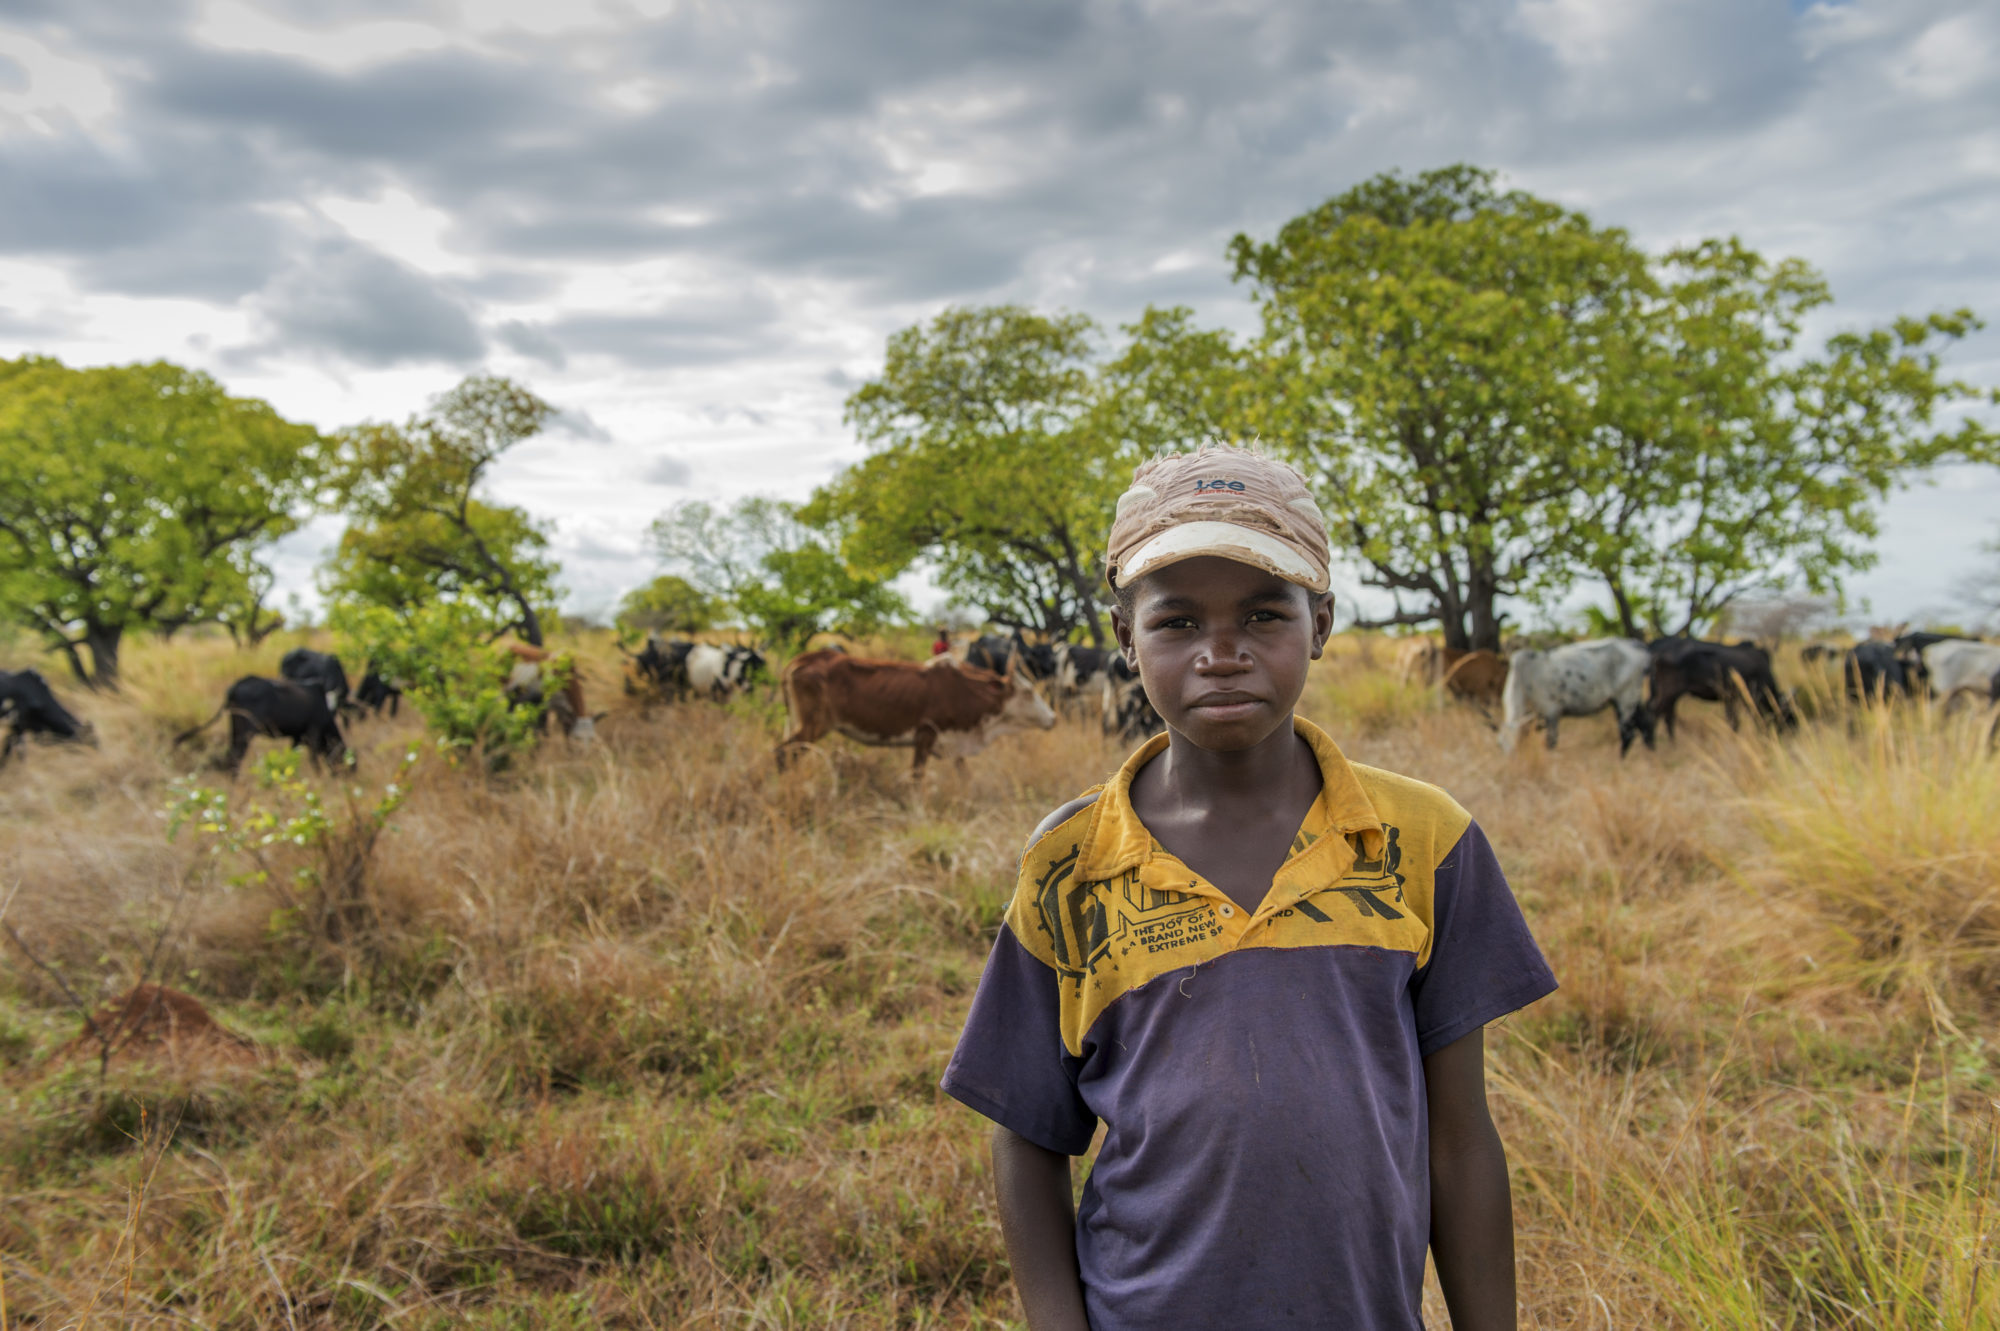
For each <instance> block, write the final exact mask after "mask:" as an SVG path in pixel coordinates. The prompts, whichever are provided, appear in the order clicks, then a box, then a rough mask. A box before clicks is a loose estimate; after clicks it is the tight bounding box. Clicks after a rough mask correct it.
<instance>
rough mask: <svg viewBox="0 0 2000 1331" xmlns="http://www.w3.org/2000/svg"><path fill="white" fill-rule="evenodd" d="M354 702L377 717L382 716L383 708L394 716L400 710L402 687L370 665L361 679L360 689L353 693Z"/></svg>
mask: <svg viewBox="0 0 2000 1331" xmlns="http://www.w3.org/2000/svg"><path fill="white" fill-rule="evenodd" d="M354 701H355V702H357V703H359V704H360V705H361V706H363V707H365V708H367V709H368V710H369V711H371V712H373V713H375V715H377V716H380V715H382V709H383V708H384V707H387V708H388V709H389V715H390V716H394V715H396V713H397V712H399V711H401V710H402V706H403V686H402V684H400V683H399V682H397V681H396V680H393V679H390V678H389V677H388V676H387V675H384V674H383V673H382V672H381V671H380V670H377V669H376V668H375V667H374V666H373V665H370V666H369V667H368V672H367V673H366V674H364V675H362V677H361V687H360V688H358V689H356V690H355V691H354Z"/></svg>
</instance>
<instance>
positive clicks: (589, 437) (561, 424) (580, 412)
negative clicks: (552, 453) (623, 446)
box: [548, 407, 617, 444]
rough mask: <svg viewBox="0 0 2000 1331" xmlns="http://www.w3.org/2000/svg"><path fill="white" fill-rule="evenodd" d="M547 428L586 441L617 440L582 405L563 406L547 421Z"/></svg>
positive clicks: (608, 441)
mask: <svg viewBox="0 0 2000 1331" xmlns="http://www.w3.org/2000/svg"><path fill="white" fill-rule="evenodd" d="M548 428H549V430H550V432H551V433H554V434H566V435H568V436H569V437H570V438H572V439H581V440H583V441H585V442H586V443H592V444H610V443H615V442H617V441H616V440H615V439H613V438H612V435H611V431H609V430H607V429H605V428H604V427H603V426H602V425H599V424H598V423H597V421H596V419H595V418H594V417H592V416H591V414H590V413H589V412H587V411H585V410H584V409H583V408H582V407H564V408H562V409H561V410H559V411H557V412H556V414H555V415H554V416H553V417H552V418H551V419H550V421H549V427H548Z"/></svg>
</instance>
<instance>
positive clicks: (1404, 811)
mask: <svg viewBox="0 0 2000 1331" xmlns="http://www.w3.org/2000/svg"><path fill="white" fill-rule="evenodd" d="M1348 768H1349V769H1350V770H1351V771H1352V772H1353V773H1354V780H1355V783H1356V784H1357V785H1359V786H1360V787H1361V790H1362V793H1363V794H1365V795H1366V796H1367V797H1368V802H1369V803H1370V804H1372V805H1374V806H1375V816H1376V817H1377V818H1379V819H1381V820H1382V821H1383V822H1384V823H1387V824H1394V825H1395V826H1397V827H1416V826H1422V827H1429V828H1434V829H1436V830H1437V832H1438V833H1439V834H1440V835H1441V836H1444V837H1447V838H1448V839H1449V840H1451V841H1456V840H1457V839H1458V836H1459V834H1460V833H1462V832H1464V831H1465V829H1466V827H1467V826H1469V825H1470V824H1471V822H1472V815H1471V814H1470V813H1468V812H1466V810H1465V806H1464V805H1462V804H1460V803H1459V802H1458V801H1457V800H1455V799H1453V798H1452V797H1451V796H1450V795H1449V794H1447V793H1446V792H1445V790H1444V789H1443V788H1442V787H1439V786H1434V785H1432V784H1431V783H1430V782H1428V781H1419V780H1417V778H1415V777H1413V776H1404V775H1403V774H1402V773H1401V772H1391V771H1388V770H1386V769H1385V768H1380V767H1369V766H1367V765H1366V764H1364V763H1349V764H1348Z"/></svg>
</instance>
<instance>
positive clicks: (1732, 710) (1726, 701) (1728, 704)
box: [1722, 689, 1743, 730]
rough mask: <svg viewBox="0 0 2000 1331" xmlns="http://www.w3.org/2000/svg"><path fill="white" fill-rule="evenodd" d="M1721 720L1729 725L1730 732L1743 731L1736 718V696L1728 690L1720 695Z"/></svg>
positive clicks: (1740, 723)
mask: <svg viewBox="0 0 2000 1331" xmlns="http://www.w3.org/2000/svg"><path fill="white" fill-rule="evenodd" d="M1722 719H1723V720H1725V721H1727V722H1728V723H1729V728H1730V729H1731V730H1741V729H1743V723H1742V722H1741V721H1739V720H1738V719H1737V717H1736V694H1735V693H1734V692H1733V691H1732V690H1729V689H1724V690H1723V693H1722Z"/></svg>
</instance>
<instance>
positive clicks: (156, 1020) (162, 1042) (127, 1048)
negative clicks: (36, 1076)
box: [56, 984, 256, 1060]
mask: <svg viewBox="0 0 2000 1331" xmlns="http://www.w3.org/2000/svg"><path fill="white" fill-rule="evenodd" d="M107 1045H108V1046H109V1047H110V1052H111V1057H113V1058H118V1057H120V1056H123V1055H132V1054H139V1053H142V1052H144V1053H151V1052H155V1051H164V1052H165V1053H166V1054H167V1055H168V1056H169V1057H177V1056H179V1055H181V1054H183V1053H186V1054H195V1053H199V1054H201V1055H203V1056H214V1055H218V1054H219V1055H223V1056H225V1057H229V1058H234V1059H243V1060H248V1059H250V1058H253V1057H255V1055H256V1046H255V1045H254V1044H252V1043H251V1042H250V1041H249V1040H246V1039H244V1038H243V1037H242V1036H240V1035H237V1034H235V1033H234V1032H232V1031H228V1030H225V1029H224V1028H223V1027H222V1026H221V1025H220V1024H218V1023H217V1022H216V1020H215V1018H214V1017H211V1016H210V1015H209V1014H208V1009H207V1008H205V1007H203V1006H202V1004H201V1000H200V999H198V998H196V997H194V995H192V994H184V993H182V992H181V991H180V990H178V989H170V988H168V987H167V986H166V985H163V984H140V985H134V986H133V987H132V989H131V991H130V992H129V993H127V994H126V995H125V996H124V997H123V998H116V999H113V1000H112V1001H111V1002H109V1003H107V1004H105V1005H104V1006H103V1007H101V1008H99V1009H98V1010H97V1012H96V1013H94V1014H93V1015H91V1016H88V1017H85V1018H84V1019H83V1029H82V1030H81V1031H79V1032H78V1033H77V1037H76V1038H75V1039H74V1040H71V1041H70V1042H69V1043H68V1044H66V1045H64V1046H63V1047H62V1048H61V1049H59V1050H57V1051H56V1056H57V1057H59V1058H71V1057H77V1056H87V1057H92V1058H95V1057H99V1056H101V1055H102V1054H103V1053H104V1050H105V1047H106V1046H107Z"/></svg>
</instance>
